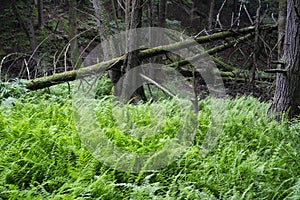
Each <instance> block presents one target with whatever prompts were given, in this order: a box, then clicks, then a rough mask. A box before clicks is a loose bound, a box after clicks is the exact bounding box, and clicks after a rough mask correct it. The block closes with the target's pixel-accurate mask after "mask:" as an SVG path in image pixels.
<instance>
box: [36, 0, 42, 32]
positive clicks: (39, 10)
mask: <svg viewBox="0 0 300 200" xmlns="http://www.w3.org/2000/svg"><path fill="white" fill-rule="evenodd" d="M37 5H38V27H39V29H41V30H42V29H43V28H44V13H43V9H44V5H43V0H38V1H37Z"/></svg>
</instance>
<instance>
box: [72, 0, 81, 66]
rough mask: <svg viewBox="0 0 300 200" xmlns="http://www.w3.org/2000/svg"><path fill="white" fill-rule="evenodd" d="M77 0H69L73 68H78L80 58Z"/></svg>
mask: <svg viewBox="0 0 300 200" xmlns="http://www.w3.org/2000/svg"><path fill="white" fill-rule="evenodd" d="M76 7H77V0H69V40H70V51H71V52H70V55H71V63H72V66H73V68H74V69H78V68H80V66H81V64H82V60H81V57H80V51H79V47H78V41H77V12H76Z"/></svg>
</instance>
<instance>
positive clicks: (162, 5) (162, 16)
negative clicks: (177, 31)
mask: <svg viewBox="0 0 300 200" xmlns="http://www.w3.org/2000/svg"><path fill="white" fill-rule="evenodd" d="M166 4H167V1H166V0H160V1H159V20H158V23H159V26H160V27H162V28H165V27H166Z"/></svg>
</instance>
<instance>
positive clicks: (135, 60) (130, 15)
mask: <svg viewBox="0 0 300 200" xmlns="http://www.w3.org/2000/svg"><path fill="white" fill-rule="evenodd" d="M142 5H143V0H127V1H126V13H125V16H126V31H127V33H128V34H127V41H128V42H127V54H126V55H125V59H124V63H123V70H121V73H124V74H125V78H124V80H123V86H122V88H121V89H122V91H116V90H115V93H116V94H117V93H118V92H120V94H118V95H121V96H122V97H126V96H127V95H128V94H125V93H126V92H127V91H128V87H135V84H136V83H137V80H136V78H137V77H135V76H127V75H126V72H128V71H130V70H131V69H133V68H135V67H137V66H138V65H139V64H140V59H139V50H132V47H133V46H134V44H136V43H137V42H138V41H139V37H140V35H137V34H135V32H134V31H133V32H132V31H130V30H134V29H137V28H140V27H141V26H142ZM130 99H132V100H133V102H134V103H137V102H138V101H140V100H142V101H146V100H147V99H146V95H145V92H144V88H143V86H141V87H138V88H137V89H136V91H135V92H134V93H133V94H132V96H131V97H130ZM130 99H125V100H126V101H129V100H130Z"/></svg>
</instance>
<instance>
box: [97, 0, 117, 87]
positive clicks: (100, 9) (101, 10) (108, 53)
mask: <svg viewBox="0 0 300 200" xmlns="http://www.w3.org/2000/svg"><path fill="white" fill-rule="evenodd" d="M93 7H94V10H95V16H96V20H97V24H98V32H99V35H100V40H101V41H107V40H108V39H109V37H110V36H111V31H110V28H109V27H110V25H109V18H108V15H107V12H106V9H105V7H104V2H103V0H93ZM101 45H102V49H103V55H104V61H107V60H110V59H112V53H113V52H112V47H111V46H110V44H108V43H107V42H106V43H105V44H104V43H101ZM104 45H106V46H104ZM108 73H109V77H110V80H111V82H112V85H113V86H116V84H117V82H118V81H119V79H120V78H121V76H122V72H121V71H120V70H109V71H108Z"/></svg>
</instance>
